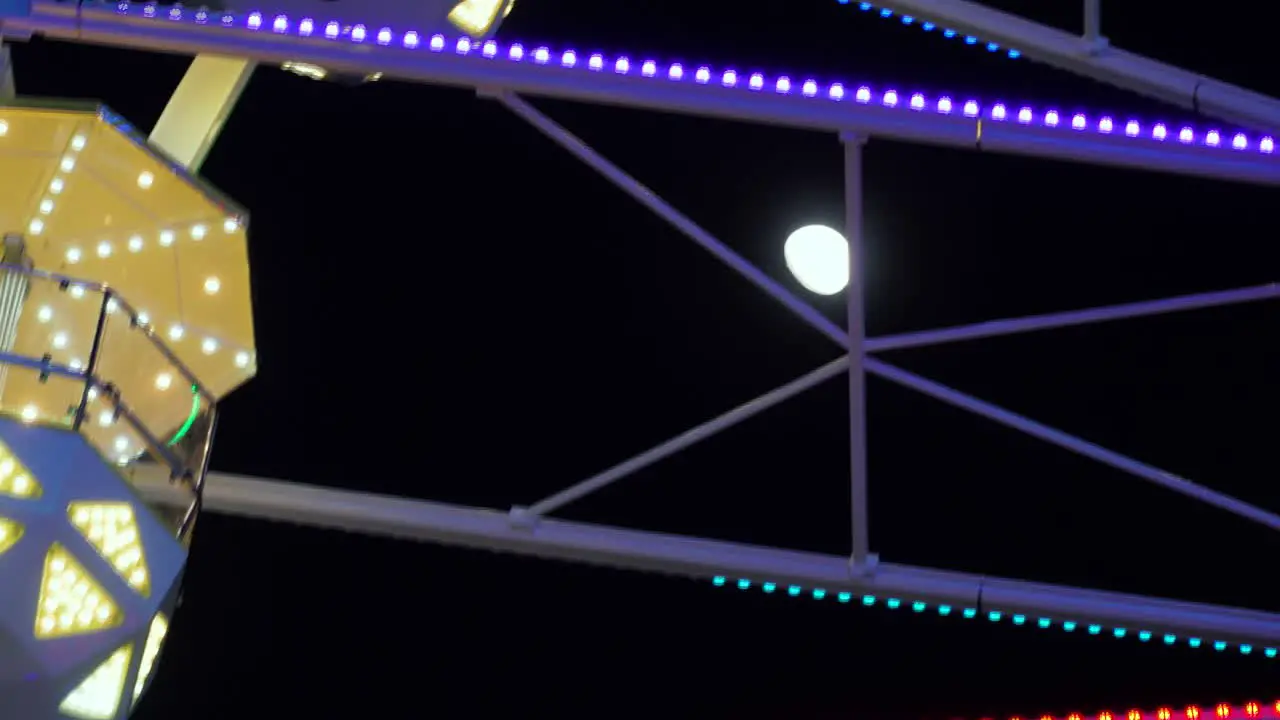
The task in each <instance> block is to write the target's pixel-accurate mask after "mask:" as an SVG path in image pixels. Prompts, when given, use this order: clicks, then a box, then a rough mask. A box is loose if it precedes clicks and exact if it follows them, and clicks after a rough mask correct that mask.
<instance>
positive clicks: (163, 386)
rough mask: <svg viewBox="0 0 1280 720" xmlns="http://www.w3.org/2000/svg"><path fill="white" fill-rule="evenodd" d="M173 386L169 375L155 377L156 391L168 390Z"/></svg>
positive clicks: (163, 374) (162, 374)
mask: <svg viewBox="0 0 1280 720" xmlns="http://www.w3.org/2000/svg"><path fill="white" fill-rule="evenodd" d="M172 385H173V376H172V375H170V374H169V373H160V374H159V375H157V376H156V389H157V390H168V389H169V388H170V387H171V386H172Z"/></svg>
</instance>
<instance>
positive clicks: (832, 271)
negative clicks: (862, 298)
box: [782, 225, 849, 295]
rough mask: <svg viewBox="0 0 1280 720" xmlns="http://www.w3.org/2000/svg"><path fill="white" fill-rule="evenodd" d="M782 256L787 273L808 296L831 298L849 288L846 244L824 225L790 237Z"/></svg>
mask: <svg viewBox="0 0 1280 720" xmlns="http://www.w3.org/2000/svg"><path fill="white" fill-rule="evenodd" d="M782 254H783V257H784V258H785V259H786V262H787V269H788V270H790V271H791V274H792V275H794V276H795V278H796V280H797V281H798V282H799V283H800V284H801V285H803V286H804V287H805V289H806V290H808V291H810V292H814V293H817V294H819V295H835V294H836V293H839V292H840V291H842V290H844V289H845V288H846V287H848V286H849V241H848V240H845V238H844V236H843V235H841V234H840V233H838V232H836V231H835V230H832V229H831V228H829V227H826V226H825V225H807V226H805V227H802V228H800V229H799V230H796V231H795V232H793V233H791V235H790V237H788V238H787V242H786V244H785V245H784V246H783V249H782Z"/></svg>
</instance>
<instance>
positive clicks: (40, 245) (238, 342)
mask: <svg viewBox="0 0 1280 720" xmlns="http://www.w3.org/2000/svg"><path fill="white" fill-rule="evenodd" d="M0 123H3V124H4V125H3V127H4V129H5V130H4V132H3V133H0V167H2V168H4V172H3V173H2V174H0V232H11V231H15V230H16V231H23V232H25V233H26V237H27V245H28V249H29V251H30V254H31V257H32V259H33V261H34V262H35V265H36V267H37V269H41V270H49V271H54V272H59V273H63V274H66V275H69V276H71V277H76V278H83V279H85V280H88V281H96V282H105V283H108V284H109V285H110V286H111V287H113V288H114V290H115V291H116V292H118V293H120V295H121V296H122V297H123V298H125V299H126V300H127V301H128V302H129V304H131V305H132V306H133V307H134V308H135V309H137V310H138V311H140V312H141V315H140V317H139V320H140V321H141V323H142V325H143V327H142V328H139V327H134V326H132V325H131V323H130V321H129V318H128V317H127V315H126V313H123V312H117V313H115V314H114V315H112V316H111V317H110V319H109V322H108V324H107V328H106V335H105V337H104V342H103V343H102V346H101V353H100V355H99V357H98V362H99V365H98V366H97V367H96V368H95V373H96V375H97V376H98V377H99V378H101V379H102V380H104V381H107V382H111V383H114V384H115V385H116V386H117V387H118V388H119V389H120V391H121V397H122V399H123V400H124V402H125V403H126V404H127V405H128V406H129V407H130V408H132V409H133V410H134V411H135V413H136V414H137V415H138V416H139V418H140V419H141V420H142V422H143V424H144V425H146V426H147V428H148V429H149V430H150V431H151V432H152V434H154V435H156V436H157V437H158V439H159V440H160V441H161V442H165V441H167V440H168V437H159V436H161V435H164V434H166V433H170V432H172V431H174V430H176V429H177V428H178V427H180V426H181V425H182V423H183V422H184V421H185V420H186V418H187V416H188V414H189V413H190V410H191V397H190V393H189V384H188V383H187V382H186V381H184V380H182V379H181V373H180V372H179V370H178V368H177V367H175V366H174V363H173V362H172V361H170V360H169V359H167V358H166V357H165V355H164V353H163V352H162V351H161V350H159V349H158V348H157V347H156V346H155V344H154V343H153V342H152V341H151V340H150V339H149V338H148V336H147V334H146V330H145V328H147V327H151V328H153V329H154V331H155V338H156V339H158V340H160V341H163V342H164V343H165V344H166V345H168V346H169V347H170V348H171V350H172V352H173V354H174V355H176V356H177V358H178V359H179V360H180V362H181V363H183V364H185V365H186V366H187V367H188V368H190V369H191V370H192V372H193V373H194V374H195V375H196V377H197V378H198V379H199V380H200V382H201V383H202V385H203V386H204V388H205V390H207V391H208V392H210V393H212V394H213V395H214V396H215V397H221V396H222V395H224V394H225V393H227V392H229V391H231V390H232V389H234V388H235V387H237V386H239V385H240V384H241V383H243V382H244V381H246V380H248V379H249V378H251V377H252V376H253V375H254V373H255V372H256V367H257V363H256V354H255V349H254V338H253V315H252V304H251V303H252V300H251V294H250V287H249V279H250V278H249V265H248V249H247V247H248V246H247V239H246V234H245V229H244V228H243V227H242V225H241V223H240V218H239V217H238V215H239V211H238V210H229V209H228V208H226V207H225V206H223V205H222V204H221V201H219V200H217V199H216V198H213V197H211V196H209V195H208V194H207V193H206V192H204V191H203V189H202V188H200V187H198V186H197V185H196V184H195V183H194V182H192V181H191V180H189V179H188V178H186V177H185V176H184V175H183V174H182V173H181V172H179V171H175V170H173V169H172V168H170V167H169V166H168V165H167V164H166V163H165V162H163V161H161V160H160V159H158V158H157V157H156V156H154V155H153V154H151V153H149V152H148V151H147V150H146V149H145V148H144V147H142V146H140V145H139V144H138V143H137V142H136V141H135V140H134V139H133V138H130V137H129V136H127V135H125V134H123V133H121V132H120V131H118V130H117V129H116V128H115V127H114V126H112V125H111V124H110V123H109V122H107V121H106V120H104V119H102V118H100V117H98V116H97V115H96V114H88V113H83V112H51V111H45V110H33V109H24V108H14V107H0ZM33 223H34V224H33ZM33 229H34V230H38V232H35V231H33ZM101 302H102V297H101V295H100V294H98V293H96V292H87V291H85V290H84V289H83V288H77V287H75V286H72V287H69V288H61V287H59V286H58V284H57V283H53V282H47V281H32V282H31V288H30V291H29V294H28V295H27V297H26V299H25V301H24V302H23V305H22V311H21V317H19V318H18V321H17V332H16V336H15V339H14V346H13V352H15V353H17V354H20V355H23V356H26V357H32V358H39V357H42V356H43V355H45V354H48V355H50V356H51V357H52V359H53V360H54V361H55V362H58V363H61V364H66V365H69V366H71V367H73V368H78V367H84V366H87V364H88V362H89V357H90V350H91V348H92V346H93V338H94V331H95V328H96V325H97V310H98V308H99V307H100V306H101ZM82 393H83V387H82V386H80V385H78V384H77V383H75V382H70V381H62V382H54V381H52V380H51V381H49V382H44V383H42V382H40V379H39V377H38V375H37V374H36V373H33V372H9V373H7V375H5V374H2V373H0V411H2V412H10V413H15V414H18V413H21V412H24V411H25V412H27V413H28V414H29V415H30V416H31V418H30V419H39V420H40V421H42V422H50V421H52V422H63V423H65V422H68V421H69V420H70V419H71V415H70V414H69V412H68V411H69V410H71V409H72V408H74V407H76V406H77V405H78V403H79V400H80V397H81V395H82ZM23 417H24V418H25V417H26V416H25V415H24V416H23ZM90 435H91V439H92V440H93V441H94V443H95V444H96V445H97V447H98V448H99V449H101V450H102V451H103V452H104V454H105V455H106V456H107V457H109V458H111V459H113V460H114V459H119V458H122V457H124V456H126V455H129V456H132V455H136V454H137V450H139V449H140V448H141V443H142V441H141V439H140V438H138V437H136V436H135V434H134V433H133V432H132V431H131V430H122V429H121V428H118V427H116V426H115V425H112V426H111V427H107V426H94V427H93V428H91V429H90ZM117 446H124V447H127V448H128V452H127V453H126V452H124V451H121V452H117Z"/></svg>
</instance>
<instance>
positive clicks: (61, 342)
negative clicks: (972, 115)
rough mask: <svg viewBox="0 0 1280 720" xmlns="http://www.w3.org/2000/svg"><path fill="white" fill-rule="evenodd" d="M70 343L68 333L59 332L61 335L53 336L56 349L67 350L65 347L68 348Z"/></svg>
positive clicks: (55, 334)
mask: <svg viewBox="0 0 1280 720" xmlns="http://www.w3.org/2000/svg"><path fill="white" fill-rule="evenodd" d="M68 342H69V340H68V339H67V334H66V333H64V332H59V333H54V334H53V346H54V347H55V348H57V349H59V350H61V349H63V348H65V347H66V346H67V343H68Z"/></svg>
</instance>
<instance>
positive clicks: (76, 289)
mask: <svg viewBox="0 0 1280 720" xmlns="http://www.w3.org/2000/svg"><path fill="white" fill-rule="evenodd" d="M67 293H68V294H70V295H71V297H72V299H75V300H79V299H80V298H82V297H84V286H83V285H72V286H71V287H69V288H67Z"/></svg>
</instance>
